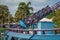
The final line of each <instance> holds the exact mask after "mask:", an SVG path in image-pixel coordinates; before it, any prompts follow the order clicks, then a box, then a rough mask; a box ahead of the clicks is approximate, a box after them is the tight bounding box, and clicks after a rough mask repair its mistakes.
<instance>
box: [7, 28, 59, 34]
mask: <svg viewBox="0 0 60 40" xmlns="http://www.w3.org/2000/svg"><path fill="white" fill-rule="evenodd" d="M8 30H9V31H12V32H17V33H23V32H25V33H26V34H29V31H31V32H33V34H36V33H37V31H41V32H42V34H45V32H46V31H54V34H57V33H58V32H57V31H60V28H53V29H41V30H38V29H30V30H29V29H16V28H8Z"/></svg>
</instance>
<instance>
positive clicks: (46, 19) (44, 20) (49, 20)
mask: <svg viewBox="0 0 60 40" xmlns="http://www.w3.org/2000/svg"><path fill="white" fill-rule="evenodd" d="M52 20H53V19H52V18H51V19H48V18H43V19H42V20H40V21H41V22H52Z"/></svg>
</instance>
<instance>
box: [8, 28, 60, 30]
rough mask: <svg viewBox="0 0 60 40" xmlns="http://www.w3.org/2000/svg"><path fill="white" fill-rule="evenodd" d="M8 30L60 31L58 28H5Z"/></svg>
mask: <svg viewBox="0 0 60 40" xmlns="http://www.w3.org/2000/svg"><path fill="white" fill-rule="evenodd" d="M7 29H8V30H19V31H54V30H57V31H58V30H60V28H52V29H41V30H38V29H30V30H29V29H17V28H7Z"/></svg>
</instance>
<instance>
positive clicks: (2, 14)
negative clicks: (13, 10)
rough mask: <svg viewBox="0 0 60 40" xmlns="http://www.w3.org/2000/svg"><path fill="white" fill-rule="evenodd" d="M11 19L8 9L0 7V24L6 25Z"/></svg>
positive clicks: (3, 6)
mask: <svg viewBox="0 0 60 40" xmlns="http://www.w3.org/2000/svg"><path fill="white" fill-rule="evenodd" d="M11 18H12V15H11V14H10V12H9V9H8V7H7V6H6V5H0V24H1V23H2V24H3V23H8V21H9V19H11ZM10 22H11V20H10Z"/></svg>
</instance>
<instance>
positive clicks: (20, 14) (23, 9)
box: [15, 2, 33, 22]
mask: <svg viewBox="0 0 60 40" xmlns="http://www.w3.org/2000/svg"><path fill="white" fill-rule="evenodd" d="M29 5H31V2H28V3H25V2H21V3H20V4H19V5H18V10H17V11H16V13H15V18H16V19H15V20H16V22H18V21H19V20H22V19H24V18H25V17H26V15H27V16H29V15H30V14H31V12H30V11H33V8H32V7H30V6H29Z"/></svg>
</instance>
